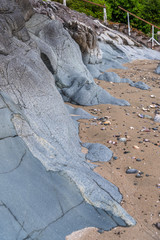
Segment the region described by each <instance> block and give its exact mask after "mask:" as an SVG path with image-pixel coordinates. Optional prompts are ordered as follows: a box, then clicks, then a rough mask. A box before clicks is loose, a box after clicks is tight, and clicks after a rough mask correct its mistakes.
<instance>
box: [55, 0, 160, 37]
mask: <svg viewBox="0 0 160 240" xmlns="http://www.w3.org/2000/svg"><path fill="white" fill-rule="evenodd" d="M89 1H91V2H94V3H98V4H100V5H104V4H105V5H106V7H107V19H108V20H111V21H112V22H119V23H126V24H127V13H126V12H124V11H122V10H121V9H119V8H118V6H121V7H123V8H124V9H126V10H128V11H130V12H131V13H133V14H135V15H137V16H138V17H140V18H143V19H145V20H146V21H148V22H150V23H153V24H155V25H157V26H160V0H89ZM56 2H60V3H63V0H57V1H56ZM67 6H68V7H70V8H71V9H74V10H76V11H79V12H83V13H85V14H87V15H90V16H93V17H95V18H100V19H103V8H102V7H99V6H95V5H92V4H90V3H87V2H84V1H83V0H67ZM130 22H131V26H132V27H135V28H137V29H139V30H142V31H143V32H145V33H150V31H151V26H150V25H148V24H146V23H144V22H142V21H141V20H139V19H137V18H135V17H134V16H131V15H130Z"/></svg>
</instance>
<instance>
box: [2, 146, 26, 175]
mask: <svg viewBox="0 0 160 240" xmlns="http://www.w3.org/2000/svg"><path fill="white" fill-rule="evenodd" d="M25 155H26V150H25V152H24V153H23V155H22V157H21V159H20V161H19V163H18V165H17V166H16V167H15V168H13V169H11V170H10V171H7V172H0V174H7V173H11V172H13V171H15V170H16V169H17V168H18V167H19V166H20V165H21V163H22V161H23V159H24V156H25Z"/></svg>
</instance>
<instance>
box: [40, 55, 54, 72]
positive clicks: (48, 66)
mask: <svg viewBox="0 0 160 240" xmlns="http://www.w3.org/2000/svg"><path fill="white" fill-rule="evenodd" d="M41 59H42V61H43V62H44V64H45V65H46V67H47V68H48V70H49V71H50V72H51V73H52V74H53V75H54V74H55V72H54V70H53V67H52V64H51V61H50V60H49V58H48V57H47V55H46V54H44V53H42V52H41Z"/></svg>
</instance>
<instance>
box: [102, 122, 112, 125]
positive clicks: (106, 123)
mask: <svg viewBox="0 0 160 240" xmlns="http://www.w3.org/2000/svg"><path fill="white" fill-rule="evenodd" d="M103 124H104V125H111V122H110V121H105V122H104V123H103Z"/></svg>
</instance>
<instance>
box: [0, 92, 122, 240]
mask: <svg viewBox="0 0 160 240" xmlns="http://www.w3.org/2000/svg"><path fill="white" fill-rule="evenodd" d="M6 97H7V96H6V95H4V94H3V93H2V92H1V93H0V104H1V106H3V108H1V109H0V116H1V123H2V124H1V125H0V153H1V154H0V166H1V167H0V169H1V171H0V192H1V196H0V239H1V240H25V239H32V240H36V239H39V240H46V239H47V240H54V239H55V240H62V239H65V236H66V235H68V234H70V233H72V232H73V231H76V230H78V229H82V228H85V227H90V226H94V227H97V228H100V229H104V230H109V229H111V228H113V227H116V226H118V225H121V226H126V222H125V221H124V220H122V218H120V217H117V216H114V215H113V213H112V211H105V210H102V209H101V208H98V207H94V206H92V205H90V204H89V203H87V202H86V201H85V200H84V198H83V196H82V194H81V192H80V191H79V189H78V188H77V186H76V184H75V183H74V181H72V180H71V178H70V177H68V176H67V174H66V172H65V171H64V170H61V171H58V172H57V171H56V172H53V171H47V170H46V169H45V168H44V166H43V165H42V164H41V163H40V161H38V160H37V159H36V158H35V157H34V156H33V154H32V153H31V152H30V150H29V149H28V147H27V145H26V144H25V142H24V141H23V140H22V139H21V138H20V137H19V136H18V135H16V131H15V129H14V125H13V123H12V118H13V115H14V114H17V112H18V111H19V110H17V112H14V110H12V109H14V107H15V108H16V106H15V105H14V103H12V101H11V100H10V102H9V98H8V99H6ZM4 110H6V112H7V114H3V112H4ZM19 114H20V111H19ZM4 124H5V125H6V126H9V128H8V129H6V128H5V129H3V126H4ZM66 167H67V166H66ZM90 171H91V170H90ZM94 181H95V183H96V184H98V183H97V182H96V180H95V179H94ZM99 184H101V183H99ZM110 187H113V188H115V187H114V186H111V185H110ZM115 190H116V189H115ZM111 198H112V197H111ZM117 200H118V199H117Z"/></svg>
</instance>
